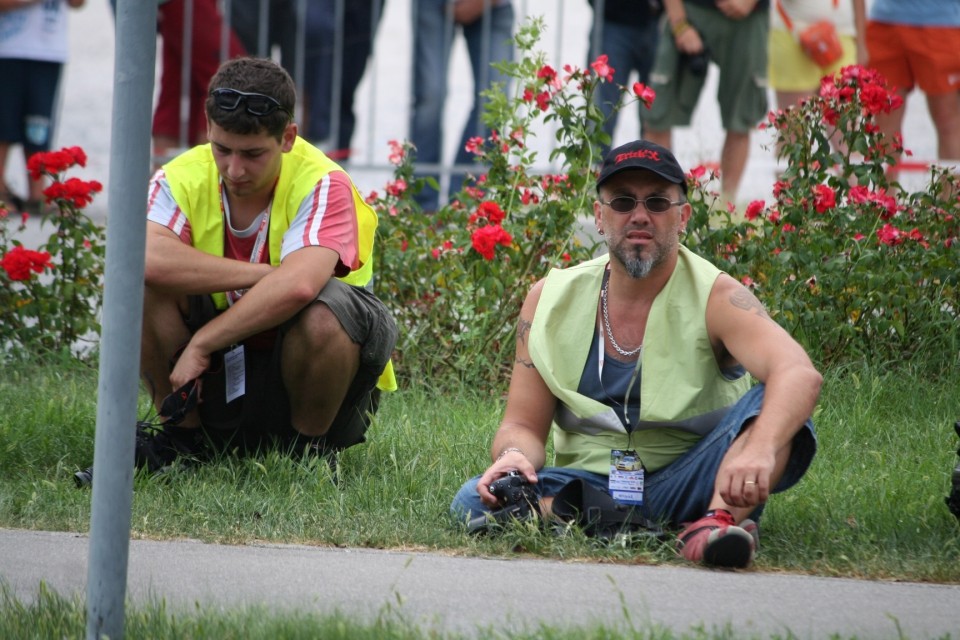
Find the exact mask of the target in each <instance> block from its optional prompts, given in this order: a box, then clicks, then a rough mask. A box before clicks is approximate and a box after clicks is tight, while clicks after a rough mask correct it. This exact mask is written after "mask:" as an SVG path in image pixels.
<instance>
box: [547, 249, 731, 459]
mask: <svg viewBox="0 0 960 640" xmlns="http://www.w3.org/2000/svg"><path fill="white" fill-rule="evenodd" d="M608 262H609V256H602V257H600V258H596V259H594V260H591V261H588V262H585V263H583V264H580V265H577V266H574V267H569V268H567V269H554V270H553V271H551V272H550V274H549V275H548V276H547V279H546V282H545V284H544V287H543V291H542V293H541V296H540V302H539V304H538V306H537V311H536V315H535V316H534V319H533V325H532V327H531V329H530V343H529V346H530V357H531V359H532V361H533V363H534V365H535V366H536V367H537V371H539V373H540V375H541V376H542V377H543V379H544V381H545V382H546V384H547V386H548V387H550V389H551V391H552V392H553V394H554V395H555V396H556V397H557V399H558V408H557V411H556V414H555V416H554V430H553V434H554V449H555V451H556V465H557V466H561V467H573V468H579V469H586V470H589V471H593V472H596V473H603V474H607V473H609V470H610V450H611V449H623V448H627V447H628V446H629V447H632V448H634V449H636V450H637V451H638V453H639V454H640V457H641V459H642V460H643V463H644V464H645V465H646V468H647V470H648V471H656V470H657V469H660V468H662V467H664V466H666V465H668V464H670V462H672V461H673V460H675V459H676V458H677V457H679V456H680V455H681V454H683V453H684V452H685V451H687V450H688V449H689V448H690V447H692V446H693V445H694V444H695V443H696V442H697V441H698V440H699V439H700V438H701V437H702V435H701V434H702V433H703V431H704V425H705V424H707V425H709V426H708V429H709V428H712V427H713V426H716V424H717V423H718V422H719V419H720V418H721V417H722V415H723V414H724V413H725V412H726V410H727V409H728V408H729V407H730V406H731V405H733V404H734V403H735V402H736V401H737V400H738V399H739V398H740V397H741V396H742V395H743V394H744V393H746V391H747V389H748V388H749V380H748V379H747V377H746V376H742V377H740V378H738V379H736V380H730V379H728V378H727V377H725V376H724V375H723V372H721V370H720V368H719V366H718V365H717V362H716V358H715V357H714V353H713V349H712V347H711V345H710V340H709V337H708V336H707V329H706V308H707V299H708V298H709V296H710V291H711V289H712V288H713V284H714V282H715V281H716V278H717V276H718V275H719V274H720V271H719V270H718V269H717V268H716V267H714V266H713V265H712V264H710V263H709V262H707V261H706V260H704V259H703V258H700V257H699V256H697V255H695V254H693V253H692V252H690V251H689V250H687V249H686V248H685V247H680V253H679V257H678V260H677V266H676V269H675V270H674V272H673V274H672V275H671V277H670V279H669V280H668V281H667V284H666V285H665V286H664V288H663V290H662V291H661V292H660V293H659V294H658V295H657V297H656V298H655V299H654V302H653V305H652V307H651V309H650V316H649V318H648V319H647V326H646V333H645V334H644V350H643V355H642V363H641V366H642V368H641V378H640V380H641V390H640V423H639V424H638V425H637V426H636V427H635V428H634V430H633V436H632V439H631V438H630V437H628V433H627V430H626V429H624V427H623V424H622V423H621V422H620V419H619V418H618V417H617V416H616V414H615V413H614V411H613V410H612V409H611V408H609V407H608V406H606V405H604V404H602V403H600V402H597V401H595V400H593V399H591V398H588V397H586V396H583V395H580V394H579V393H577V387H578V385H579V383H580V377H581V375H582V373H583V368H584V365H585V363H586V361H587V357H588V352H589V349H590V343H591V341H592V339H593V335H594V332H595V331H596V313H597V303H598V301H599V296H600V287H601V283H602V281H603V273H604V270H605V269H606V266H607V263H608Z"/></svg>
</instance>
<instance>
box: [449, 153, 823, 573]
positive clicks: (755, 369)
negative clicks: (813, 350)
mask: <svg viewBox="0 0 960 640" xmlns="http://www.w3.org/2000/svg"><path fill="white" fill-rule="evenodd" d="M597 192H598V198H597V201H596V202H595V203H594V216H595V221H596V225H597V230H598V232H599V233H600V234H601V235H603V236H605V238H606V240H607V245H608V247H609V254H608V255H604V256H601V257H599V258H596V259H593V260H589V261H587V262H584V263H582V264H579V265H576V266H573V267H569V268H567V269H554V270H552V271H551V272H550V273H549V275H547V277H546V278H544V279H543V280H541V281H540V282H538V283H537V284H536V285H534V287H533V289H532V290H531V291H530V293H529V294H528V296H527V298H526V301H525V302H524V305H523V308H522V310H521V311H520V318H519V323H518V327H517V355H516V361H515V363H514V369H513V375H512V378H511V382H510V392H509V396H508V399H507V407H506V412H505V415H504V417H503V420H502V422H501V424H500V428H499V430H498V431H497V434H496V436H495V437H494V440H493V446H492V448H491V455H492V459H493V464H492V465H491V466H490V467H489V468H488V469H487V470H486V471H485V472H484V473H483V474H482V475H481V476H478V477H476V478H474V479H472V480H470V481H468V482H467V483H466V484H464V486H463V487H462V488H461V489H460V492H459V493H458V494H457V496H456V497H455V498H454V500H453V504H452V505H451V510H452V513H453V514H454V515H455V517H457V518H458V519H461V520H464V521H465V520H467V519H470V518H474V519H475V518H477V517H478V515H481V514H484V513H489V512H491V511H496V509H497V507H498V502H497V498H495V497H494V495H493V494H491V493H490V491H489V487H490V484H491V483H492V482H494V481H495V480H497V479H499V478H501V477H503V476H505V475H506V474H508V473H509V472H511V471H517V472H519V474H520V475H521V476H523V477H524V478H525V479H526V480H527V481H528V482H529V483H531V484H532V485H533V486H534V488H535V490H536V493H537V495H538V496H539V497H540V507H541V509H542V511H543V512H544V513H550V511H551V506H552V505H553V498H554V496H557V494H558V493H560V492H561V490H562V489H563V488H564V487H565V486H570V484H571V483H578V484H580V485H581V486H582V487H587V488H588V490H589V492H591V493H595V492H596V491H599V492H602V494H603V496H604V498H605V499H607V500H609V498H613V500H614V501H615V502H616V504H617V505H624V506H626V507H628V508H629V507H631V506H632V507H633V508H634V510H635V511H636V512H639V513H641V514H642V515H643V517H645V518H649V519H650V520H653V521H656V522H658V523H660V524H662V525H664V526H667V527H683V528H682V530H681V531H680V533H679V536H678V540H677V547H678V550H679V552H680V553H681V554H682V555H683V556H684V557H685V558H687V559H688V560H691V561H694V562H698V563H704V564H707V565H712V566H723V567H738V568H742V567H747V566H748V565H749V564H750V563H751V561H752V559H753V555H754V552H755V550H756V545H757V541H758V539H759V531H758V526H757V520H758V518H759V517H760V514H761V512H762V510H763V506H764V504H765V503H766V500H767V498H768V496H769V495H770V494H771V493H774V492H777V491H782V490H784V489H787V488H788V487H790V486H792V485H793V484H795V483H796V482H797V481H798V480H799V479H800V478H801V476H802V475H803V473H804V472H805V471H806V469H807V467H808V466H809V464H810V461H811V460H812V458H813V455H814V452H815V450H816V438H815V435H814V431H813V425H812V423H811V422H810V415H811V414H812V412H813V408H814V405H815V403H816V400H817V397H818V395H819V390H820V384H821V380H822V379H821V376H820V374H819V373H818V372H817V370H816V369H815V368H814V367H813V365H812V364H811V362H810V359H809V357H808V356H807V354H806V353H805V352H804V350H803V348H802V347H800V345H799V344H797V342H795V341H794V340H793V339H792V338H791V337H790V336H789V335H788V334H787V333H786V332H785V331H784V330H783V329H782V328H781V327H780V326H779V325H778V324H777V323H775V322H774V321H773V320H771V318H770V317H769V316H768V315H767V313H766V312H765V311H764V309H763V307H762V306H761V304H760V302H759V301H758V300H757V299H756V298H755V297H754V296H753V294H752V293H750V291H749V290H748V289H747V288H746V287H744V286H743V285H741V284H740V283H739V282H737V281H736V280H734V279H733V278H732V277H730V276H729V275H727V274H725V273H723V272H721V271H719V270H718V269H717V268H716V267H714V266H713V265H712V264H710V263H709V262H707V261H706V260H704V259H702V258H700V257H698V256H696V255H694V254H693V253H692V252H690V251H689V250H688V249H686V248H685V247H683V246H681V245H680V242H679V238H680V234H681V233H682V232H683V230H684V228H685V226H686V223H687V220H689V218H690V213H691V209H690V205H689V204H688V203H687V202H686V177H685V175H684V172H683V170H682V169H681V168H680V166H679V164H677V161H676V158H674V156H673V154H672V153H670V151H668V150H667V149H665V148H663V147H661V146H658V145H656V144H653V143H650V142H647V141H636V142H632V143H629V144H626V145H623V146H621V147H618V148H616V149H613V150H612V151H611V152H610V153H609V154H607V156H606V158H605V159H604V162H603V166H602V168H601V172H600V176H599V178H598V180H597ZM748 373H749V374H750V375H752V376H753V377H754V378H756V379H757V380H758V381H759V382H760V384H758V385H756V386H753V387H752V388H751V386H750V382H749V379H748V377H747V374H748ZM551 426H553V427H554V431H553V433H554V450H555V461H554V466H550V467H546V466H544V465H545V464H546V462H547V458H546V443H547V438H548V435H549V434H550V431H551ZM586 506H589V505H586Z"/></svg>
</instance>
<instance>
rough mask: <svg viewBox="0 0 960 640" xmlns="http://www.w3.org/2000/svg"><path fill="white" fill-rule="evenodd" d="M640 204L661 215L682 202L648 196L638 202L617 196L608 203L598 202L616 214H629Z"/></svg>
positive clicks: (634, 199)
mask: <svg viewBox="0 0 960 640" xmlns="http://www.w3.org/2000/svg"><path fill="white" fill-rule="evenodd" d="M640 202H642V203H643V206H644V207H645V208H646V209H647V211H649V212H650V213H663V212H664V211H667V210H668V209H669V208H670V207H672V206H674V205H678V204H683V203H684V201H683V200H677V201H676V202H674V201H673V200H671V199H670V198H665V197H664V196H650V197H649V198H645V199H643V200H638V199H637V198H634V197H633V196H617V197H616V198H612V199H610V201H609V202H604V201H603V200H601V201H600V204H606V205H610V208H611V209H613V210H614V211H616V212H617V213H630V212H631V211H633V210H634V209H636V208H637V204H638V203H640Z"/></svg>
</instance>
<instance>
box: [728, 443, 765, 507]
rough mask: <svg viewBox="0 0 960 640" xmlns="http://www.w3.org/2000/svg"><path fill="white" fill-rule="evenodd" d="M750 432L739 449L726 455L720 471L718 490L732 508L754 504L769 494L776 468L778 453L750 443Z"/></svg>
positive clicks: (760, 502)
mask: <svg viewBox="0 0 960 640" xmlns="http://www.w3.org/2000/svg"><path fill="white" fill-rule="evenodd" d="M749 437H750V433H749V432H748V433H745V434H743V435H741V436H740V438H739V440H744V439H746V442H742V443H739V442H738V443H735V444H734V447H737V444H741V445H742V446H740V447H739V449H740V450H739V451H738V452H736V453H735V454H734V455H730V456H727V458H725V459H724V461H723V464H721V465H720V469H719V470H718V471H717V481H716V482H717V489H718V490H719V492H720V497H721V498H723V501H724V502H726V503H727V504H729V505H730V506H733V507H755V506H757V505H760V504H763V503H764V502H766V501H767V498H769V497H770V491H771V489H772V488H773V487H771V486H770V483H771V478H772V477H773V473H774V470H775V467H776V456H775V455H774V452H773V451H770V450H769V448H767V447H761V446H751V444H750V442H749Z"/></svg>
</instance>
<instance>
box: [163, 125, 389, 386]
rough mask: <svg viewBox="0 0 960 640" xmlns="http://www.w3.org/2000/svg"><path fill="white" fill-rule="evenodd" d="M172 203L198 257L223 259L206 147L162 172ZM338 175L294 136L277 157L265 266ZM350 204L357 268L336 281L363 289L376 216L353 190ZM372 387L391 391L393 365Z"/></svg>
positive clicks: (220, 302) (215, 185) (221, 298)
mask: <svg viewBox="0 0 960 640" xmlns="http://www.w3.org/2000/svg"><path fill="white" fill-rule="evenodd" d="M163 170H164V173H166V176H167V182H168V184H169V185H170V190H171V192H172V193H173V197H174V199H175V200H176V201H177V204H178V205H179V206H180V209H181V210H182V211H183V213H184V215H186V217H187V220H189V221H190V229H191V234H192V237H193V246H194V247H195V248H197V249H199V250H201V251H203V252H204V253H209V254H211V255H215V256H223V243H224V228H223V215H222V214H221V211H220V187H219V185H220V172H219V170H218V169H217V165H216V162H214V159H213V152H212V151H211V149H210V145H209V144H205V145H200V146H197V147H194V148H193V149H190V150H189V151H187V152H185V153H183V154H181V155H179V156H177V157H176V158H174V159H173V160H172V161H170V162H168V163H167V164H165V165H164V167H163ZM331 171H342V169H341V168H340V166H339V165H338V164H337V163H335V162H334V161H333V160H331V159H330V158H328V157H327V156H326V155H324V154H323V152H321V151H320V150H319V149H317V148H316V147H314V146H313V145H311V144H310V143H308V142H307V141H305V140H303V139H302V138H300V137H298V138H297V139H296V140H295V141H294V144H293V148H292V149H291V150H290V151H289V152H287V153H284V154H283V155H282V165H281V167H280V176H279V179H278V180H277V186H276V188H275V189H274V193H273V204H272V206H271V208H270V229H269V235H268V243H267V251H268V255H269V258H270V264H272V265H274V266H277V265H279V264H280V252H281V247H282V245H283V234H284V233H286V231H287V229H289V228H290V225H291V223H292V222H293V219H294V218H295V217H296V215H297V211H298V210H299V208H300V203H301V202H303V199H304V198H306V197H307V195H309V194H310V193H311V192H312V191H313V189H314V188H315V187H316V186H317V182H319V181H320V180H321V179H322V178H323V177H324V176H325V175H327V174H328V173H330V172H331ZM353 203H354V207H355V208H356V211H357V243H358V249H359V251H358V258H359V262H360V268H359V269H357V270H356V271H352V272H350V273H349V274H348V275H346V276H344V277H342V278H340V280H342V281H344V282H346V283H347V284H351V285H354V286H358V287H362V286H365V285H366V284H367V283H368V282H370V279H371V278H372V277H373V241H374V236H375V235H376V231H377V214H376V212H375V211H374V210H373V209H372V208H371V207H370V205H368V204H367V203H366V202H365V201H364V199H363V196H361V195H360V192H359V191H358V190H357V187H356V185H354V186H353ZM212 298H213V301H214V303H215V304H216V306H217V308H218V309H226V308H227V298H226V294H224V293H214V294H213V295H212ZM378 386H379V387H380V388H381V389H384V390H388V391H392V390H395V389H396V388H397V383H396V378H395V376H394V372H393V364H392V363H390V362H388V363H387V368H386V369H385V370H384V372H383V375H381V376H380V382H379V384H378Z"/></svg>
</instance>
